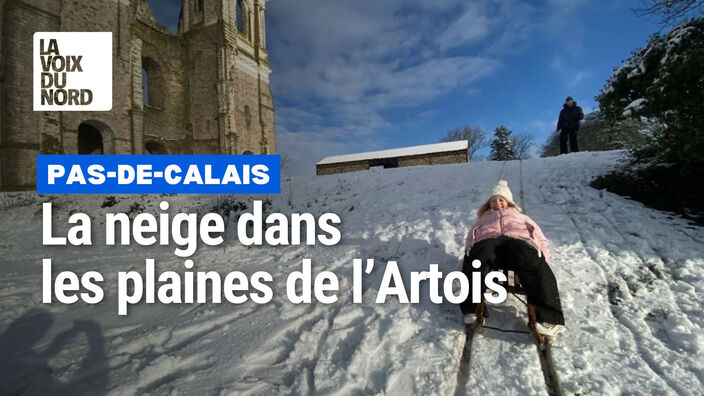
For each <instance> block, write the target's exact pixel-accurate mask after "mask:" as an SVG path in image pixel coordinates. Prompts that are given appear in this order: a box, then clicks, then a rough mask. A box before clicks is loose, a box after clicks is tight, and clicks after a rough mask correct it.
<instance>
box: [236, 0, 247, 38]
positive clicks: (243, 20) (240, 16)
mask: <svg viewBox="0 0 704 396" xmlns="http://www.w3.org/2000/svg"><path fill="white" fill-rule="evenodd" d="M235 7H236V9H235V13H236V19H237V21H236V23H237V31H238V32H240V33H245V32H246V29H247V8H246V7H245V5H244V1H243V0H237V5H236V6H235Z"/></svg>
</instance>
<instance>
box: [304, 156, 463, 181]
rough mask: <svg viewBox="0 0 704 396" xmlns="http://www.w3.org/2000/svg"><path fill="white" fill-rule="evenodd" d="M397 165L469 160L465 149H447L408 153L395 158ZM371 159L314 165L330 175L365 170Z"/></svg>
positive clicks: (438, 163)
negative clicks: (438, 151)
mask: <svg viewBox="0 0 704 396" xmlns="http://www.w3.org/2000/svg"><path fill="white" fill-rule="evenodd" d="M395 160H396V163H397V164H398V167H399V168H401V167H405V166H417V165H441V164H456V163H465V162H467V161H469V154H468V153H467V150H457V151H447V152H440V153H430V154H420V155H409V156H402V157H397V158H395ZM372 162H373V160H363V161H350V162H338V163H333V164H320V165H316V174H318V175H330V174H334V173H345V172H357V171H360V170H367V169H369V168H370V164H371V163H372Z"/></svg>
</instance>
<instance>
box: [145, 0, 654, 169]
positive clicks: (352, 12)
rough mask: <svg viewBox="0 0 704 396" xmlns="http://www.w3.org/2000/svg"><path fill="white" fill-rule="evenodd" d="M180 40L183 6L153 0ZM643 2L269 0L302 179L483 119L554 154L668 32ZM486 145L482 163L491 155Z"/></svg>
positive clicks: (282, 120) (282, 114)
mask: <svg viewBox="0 0 704 396" xmlns="http://www.w3.org/2000/svg"><path fill="white" fill-rule="evenodd" d="M149 4H150V5H151V7H152V9H153V10H154V13H155V14H156V17H157V19H158V20H159V21H160V22H161V23H163V24H165V25H167V26H168V27H169V28H170V29H171V30H172V31H173V30H175V25H176V23H177V19H178V12H179V8H180V1H179V0H150V1H149ZM641 4H642V3H641V2H640V1H639V0H632V1H624V0H611V1H596V0H543V1H528V0H525V1H524V0H484V1H467V0H432V1H428V0H384V1H379V0H295V1H292V0H270V1H269V2H268V4H267V46H268V49H269V54H270V59H271V67H272V70H273V73H272V75H271V82H272V90H273V94H274V100H275V110H276V122H277V125H276V128H277V143H278V149H279V153H281V154H287V155H288V158H289V163H288V165H287V170H286V171H287V173H288V174H289V175H308V174H313V173H314V163H315V162H317V161H318V160H320V159H322V158H323V157H326V156H329V155H336V154H345V153H353V152H360V151H370V150H379V149H386V148H394V147H403V146H408V145H417V144H427V143H435V142H437V141H438V140H439V139H440V137H442V136H443V135H444V134H445V133H446V132H447V131H448V130H449V129H451V128H453V127H456V126H460V125H464V124H470V125H473V126H479V127H481V128H482V129H484V130H485V131H487V132H488V133H491V132H493V129H494V128H495V127H496V126H498V125H500V124H503V125H506V126H508V127H509V128H510V129H512V130H513V132H514V133H526V134H529V135H531V136H533V138H534V140H535V142H536V143H537V144H538V145H541V144H543V143H544V142H545V140H546V139H547V137H548V136H549V134H550V133H551V132H552V131H553V130H554V128H555V123H556V119H557V115H558V112H559V110H560V108H561V106H562V103H563V101H564V98H565V96H567V95H572V96H574V97H575V99H576V100H577V102H578V103H579V105H580V106H582V107H583V108H584V110H585V112H586V111H589V110H591V109H595V108H596V107H597V105H596V103H595V101H594V97H595V96H596V95H597V94H598V93H599V90H600V89H601V88H602V87H603V85H604V83H605V82H606V80H607V79H608V77H609V76H610V75H611V72H612V69H613V68H614V67H616V66H618V65H620V64H621V62H622V61H623V60H624V59H626V58H628V57H629V55H630V53H631V52H632V51H633V50H635V49H636V48H638V47H642V46H643V45H645V43H646V41H647V39H648V36H650V35H651V34H652V33H654V32H657V31H660V30H661V26H660V25H658V24H657V23H656V21H653V20H647V19H644V18H641V17H639V16H637V15H636V14H635V13H634V12H633V11H632V8H636V7H639V6H641ZM486 153H487V152H486V150H485V151H484V152H482V153H480V155H481V154H483V155H486Z"/></svg>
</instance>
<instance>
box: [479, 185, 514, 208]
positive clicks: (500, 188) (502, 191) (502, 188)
mask: <svg viewBox="0 0 704 396" xmlns="http://www.w3.org/2000/svg"><path fill="white" fill-rule="evenodd" d="M494 195H500V196H502V197H504V198H505V199H506V201H508V202H509V203H511V204H513V205H515V206H516V208H518V210H521V208H520V207H519V206H518V205H516V203H515V202H513V194H512V193H511V189H510V188H508V183H507V182H506V180H499V182H498V183H496V185H495V186H494V187H493V188H492V189H491V193H490V194H489V198H487V202H489V200H490V199H491V197H493V196H494Z"/></svg>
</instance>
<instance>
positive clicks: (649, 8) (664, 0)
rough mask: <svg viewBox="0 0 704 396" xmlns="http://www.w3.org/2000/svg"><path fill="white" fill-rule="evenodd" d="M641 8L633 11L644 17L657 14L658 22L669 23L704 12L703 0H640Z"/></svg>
mask: <svg viewBox="0 0 704 396" xmlns="http://www.w3.org/2000/svg"><path fill="white" fill-rule="evenodd" d="M642 2H643V8H637V9H635V10H634V11H635V12H636V13H637V14H639V15H641V16H645V17H650V16H657V17H659V18H660V22H661V23H663V24H665V25H669V24H672V23H677V22H679V21H681V20H683V19H685V18H687V17H688V16H693V15H694V14H702V13H704V0H642Z"/></svg>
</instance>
